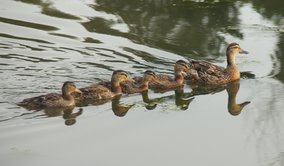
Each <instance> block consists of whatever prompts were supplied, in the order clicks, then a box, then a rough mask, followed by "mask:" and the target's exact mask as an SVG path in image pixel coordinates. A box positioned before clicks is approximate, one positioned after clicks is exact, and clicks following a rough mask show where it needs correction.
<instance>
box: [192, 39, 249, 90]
mask: <svg viewBox="0 0 284 166" xmlns="http://www.w3.org/2000/svg"><path fill="white" fill-rule="evenodd" d="M237 54H248V52H247V51H245V50H243V49H242V48H241V47H240V45H239V44H238V43H231V44H229V45H228V47H227V51H226V55H227V67H226V68H223V67H221V66H217V65H214V64H211V63H209V62H206V61H195V60H190V62H189V67H190V70H189V71H190V72H189V81H190V82H191V83H203V84H219V85H220V84H226V83H229V82H231V81H235V80H239V79H240V71H239V69H238V67H237V65H236V62H235V60H236V56H237Z"/></svg>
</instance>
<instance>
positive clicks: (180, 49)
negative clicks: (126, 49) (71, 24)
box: [83, 0, 243, 58]
mask: <svg viewBox="0 0 284 166" xmlns="http://www.w3.org/2000/svg"><path fill="white" fill-rule="evenodd" d="M96 3H97V5H94V9H95V10H98V11H105V12H107V13H109V14H112V15H115V16H117V19H106V18H99V17H94V18H91V19H90V21H88V22H85V23H83V26H84V27H85V28H86V29H87V30H88V31H90V32H98V33H104V34H110V35H114V36H122V37H125V38H128V39H130V40H132V41H134V42H136V43H141V44H144V45H149V46H151V47H153V46H154V47H157V48H161V49H163V50H169V51H171V52H175V53H178V54H183V55H185V56H187V55H189V54H191V55H196V56H198V57H199V58H200V56H203V57H204V55H209V56H210V55H215V56H219V55H220V53H219V52H220V50H221V49H222V46H223V45H224V44H225V45H226V43H225V41H224V38H223V37H222V36H221V35H220V33H226V34H230V35H232V36H234V37H236V38H243V34H242V32H241V31H240V29H239V28H237V27H238V26H239V23H240V20H239V17H238V16H239V10H238V9H239V8H240V7H241V6H242V3H230V2H222V3H218V5H215V4H214V3H211V4H210V3H196V2H192V1H180V0H175V1H172V0H160V1H150V0H146V1H138V0H131V1H130V0H122V1H121V0H114V1H113V0H98V1H96ZM129 13H131V14H129ZM220 16H222V17H220ZM121 24H126V25H127V29H123V28H116V27H117V26H118V25H121ZM208 27H210V28H208ZM230 27H236V28H230ZM216 32H220V33H216ZM207 58H208V57H207Z"/></svg>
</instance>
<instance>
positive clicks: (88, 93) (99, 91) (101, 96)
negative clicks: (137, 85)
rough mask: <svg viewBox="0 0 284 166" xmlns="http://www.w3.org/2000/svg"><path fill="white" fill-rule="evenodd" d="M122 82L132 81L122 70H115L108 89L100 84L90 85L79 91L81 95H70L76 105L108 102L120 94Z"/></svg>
mask: <svg viewBox="0 0 284 166" xmlns="http://www.w3.org/2000/svg"><path fill="white" fill-rule="evenodd" d="M122 81H130V82H131V81H133V80H132V79H131V78H130V77H129V75H128V73H127V72H126V71H123V70H116V71H114V72H113V74H112V77H111V82H110V85H111V86H110V87H109V88H108V87H106V86H104V85H100V84H92V85H90V86H89V87H86V88H81V89H80V91H81V92H82V94H76V93H73V94H72V95H73V96H74V97H75V99H76V100H77V103H80V102H87V103H90V102H93V101H97V100H108V99H112V98H113V97H115V96H119V95H121V94H122V88H121V85H120V83H121V82H122Z"/></svg>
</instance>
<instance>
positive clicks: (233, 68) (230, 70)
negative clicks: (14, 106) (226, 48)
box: [227, 52, 240, 80]
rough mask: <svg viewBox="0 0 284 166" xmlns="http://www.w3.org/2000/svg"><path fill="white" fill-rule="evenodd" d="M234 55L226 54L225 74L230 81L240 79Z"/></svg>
mask: <svg viewBox="0 0 284 166" xmlns="http://www.w3.org/2000/svg"><path fill="white" fill-rule="evenodd" d="M235 57H236V56H235V54H234V53H231V52H228V53H227V74H228V76H229V77H230V79H231V80H238V79H240V71H239V68H238V67H237V65H236V58H235Z"/></svg>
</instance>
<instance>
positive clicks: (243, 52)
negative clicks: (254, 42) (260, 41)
mask: <svg viewBox="0 0 284 166" xmlns="http://www.w3.org/2000/svg"><path fill="white" fill-rule="evenodd" d="M248 53H249V52H247V51H245V50H243V49H240V52H239V54H248Z"/></svg>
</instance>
